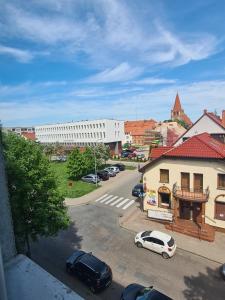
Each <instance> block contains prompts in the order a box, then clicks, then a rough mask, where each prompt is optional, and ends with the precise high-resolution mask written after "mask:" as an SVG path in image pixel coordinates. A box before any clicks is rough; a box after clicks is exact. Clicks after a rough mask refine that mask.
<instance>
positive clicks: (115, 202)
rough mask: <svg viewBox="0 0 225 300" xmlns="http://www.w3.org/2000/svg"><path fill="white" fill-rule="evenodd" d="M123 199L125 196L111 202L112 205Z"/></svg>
mask: <svg viewBox="0 0 225 300" xmlns="http://www.w3.org/2000/svg"><path fill="white" fill-rule="evenodd" d="M122 199H124V198H123V197H120V198H119V199H117V200H116V201H114V202H113V203H111V204H110V205H111V206H113V205H115V204H116V203H118V202H120V201H121V200H122Z"/></svg>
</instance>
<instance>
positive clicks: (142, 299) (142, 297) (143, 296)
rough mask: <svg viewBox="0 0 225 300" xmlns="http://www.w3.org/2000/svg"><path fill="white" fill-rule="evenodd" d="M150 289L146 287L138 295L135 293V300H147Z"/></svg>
mask: <svg viewBox="0 0 225 300" xmlns="http://www.w3.org/2000/svg"><path fill="white" fill-rule="evenodd" d="M151 290H152V289H151V288H149V287H146V288H143V289H141V290H140V291H139V292H138V293H137V296H136V300H147V299H149V295H150V293H151Z"/></svg>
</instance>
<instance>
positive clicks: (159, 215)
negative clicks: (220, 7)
mask: <svg viewBox="0 0 225 300" xmlns="http://www.w3.org/2000/svg"><path fill="white" fill-rule="evenodd" d="M148 217H149V218H151V219H157V220H164V221H170V222H172V221H173V214H172V213H170V212H165V211H160V210H151V209H149V210H148Z"/></svg>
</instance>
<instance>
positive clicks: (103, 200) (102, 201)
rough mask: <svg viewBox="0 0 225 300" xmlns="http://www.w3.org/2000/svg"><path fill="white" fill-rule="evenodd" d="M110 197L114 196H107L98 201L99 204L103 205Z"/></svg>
mask: <svg viewBox="0 0 225 300" xmlns="http://www.w3.org/2000/svg"><path fill="white" fill-rule="evenodd" d="M112 197H114V196H113V195H109V196H107V197H106V198H104V199H102V200H101V201H100V203H104V202H105V201H107V200H109V199H110V198H112Z"/></svg>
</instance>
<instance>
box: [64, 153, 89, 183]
mask: <svg viewBox="0 0 225 300" xmlns="http://www.w3.org/2000/svg"><path fill="white" fill-rule="evenodd" d="M67 172H68V175H69V177H70V178H72V179H80V178H81V177H82V176H83V175H86V174H85V168H84V156H83V154H82V153H81V152H80V150H79V149H78V148H74V149H73V151H72V152H71V153H70V155H69V157H68V161H67Z"/></svg>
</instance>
